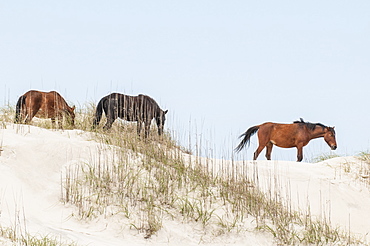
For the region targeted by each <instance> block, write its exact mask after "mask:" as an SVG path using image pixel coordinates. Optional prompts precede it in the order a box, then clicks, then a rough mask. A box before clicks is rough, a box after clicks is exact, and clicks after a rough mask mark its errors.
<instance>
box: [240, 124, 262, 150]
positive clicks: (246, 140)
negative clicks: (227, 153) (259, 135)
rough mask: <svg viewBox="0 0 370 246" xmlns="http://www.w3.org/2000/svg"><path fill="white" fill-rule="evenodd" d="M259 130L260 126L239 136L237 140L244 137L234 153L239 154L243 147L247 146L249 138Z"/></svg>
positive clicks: (253, 127)
mask: <svg viewBox="0 0 370 246" xmlns="http://www.w3.org/2000/svg"><path fill="white" fill-rule="evenodd" d="M259 128H260V126H252V127H251V128H249V129H248V130H247V131H246V132H245V133H243V134H242V135H240V137H239V138H242V137H244V138H243V140H242V141H241V142H240V144H239V145H238V146H237V147H236V148H235V151H236V152H240V151H241V150H242V149H243V148H244V147H245V145H247V144H248V145H249V141H250V139H251V137H252V136H253V135H254V134H255V133H256V132H257V131H258V129H259Z"/></svg>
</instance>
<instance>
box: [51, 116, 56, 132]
mask: <svg viewBox="0 0 370 246" xmlns="http://www.w3.org/2000/svg"><path fill="white" fill-rule="evenodd" d="M50 119H51V127H52V128H53V129H55V117H52V118H50Z"/></svg>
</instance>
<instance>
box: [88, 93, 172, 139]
mask: <svg viewBox="0 0 370 246" xmlns="http://www.w3.org/2000/svg"><path fill="white" fill-rule="evenodd" d="M103 110H104V112H105V115H106V117H107V122H106V124H105V125H104V127H103V128H104V129H105V130H107V129H110V128H111V127H112V124H113V122H114V121H115V120H116V119H117V118H121V119H123V120H126V121H137V134H138V135H139V136H140V133H141V128H142V124H143V123H144V126H145V129H144V136H145V138H146V137H148V135H149V128H150V124H151V122H152V119H153V118H155V121H156V123H157V127H158V135H162V133H163V128H164V123H165V121H166V117H165V115H166V114H167V112H168V110H166V111H163V110H162V109H161V108H160V107H159V106H158V104H157V102H156V101H155V100H154V99H153V98H151V97H149V96H146V95H142V94H140V95H138V96H128V95H124V94H120V93H112V94H109V95H107V96H105V97H103V98H102V99H100V101H99V103H98V105H97V107H96V113H95V119H94V122H93V128H95V127H96V126H97V125H99V122H100V120H101V117H102V114H103Z"/></svg>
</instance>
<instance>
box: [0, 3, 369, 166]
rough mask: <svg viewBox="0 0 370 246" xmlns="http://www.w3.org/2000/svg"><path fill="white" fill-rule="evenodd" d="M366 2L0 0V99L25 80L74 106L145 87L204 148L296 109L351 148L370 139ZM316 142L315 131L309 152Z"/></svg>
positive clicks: (321, 145)
mask: <svg viewBox="0 0 370 246" xmlns="http://www.w3.org/2000/svg"><path fill="white" fill-rule="evenodd" d="M369 13H370V1H368V0H359V1H342V0H339V1H338V0H336V1H215V0H213V1H200V0H196V1H193V0H190V1H140V0H138V1H123V0H117V1H95V0H89V1H84V0H81V1H75V0H73V1H70V0H63V1H49V0H44V1H42V0H34V1H20V0H12V1H5V0H0V33H1V36H0V37H1V38H0V103H1V105H6V104H8V103H10V104H13V105H14V104H15V103H16V101H17V99H18V97H19V96H20V95H22V94H23V93H24V92H26V91H28V90H30V89H38V90H43V91H49V90H57V91H59V92H60V93H61V94H62V96H64V97H65V99H66V100H67V101H68V102H70V104H74V105H76V106H77V107H83V105H84V104H85V103H91V102H94V103H97V102H98V101H99V100H100V98H102V97H103V96H105V95H107V94H108V93H110V92H121V93H126V94H129V95H137V94H139V93H142V94H147V95H149V96H151V97H153V98H154V99H155V100H156V101H157V102H158V103H159V105H160V106H161V107H162V109H169V113H168V121H167V122H166V127H167V128H168V129H169V130H170V131H171V132H172V133H173V134H174V135H175V138H176V139H177V140H178V141H179V142H181V143H182V144H183V145H186V146H187V147H190V148H192V149H193V150H194V149H195V146H196V143H198V145H200V146H201V147H200V150H201V154H202V155H208V156H215V157H223V158H231V156H232V150H233V148H234V147H235V146H236V145H237V144H238V142H239V140H238V139H237V138H238V136H239V135H240V134H241V133H243V132H244V131H245V130H246V129H247V128H249V127H251V126H253V125H257V124H261V123H263V122H266V121H273V122H282V123H290V122H292V121H294V120H298V119H299V118H300V117H302V118H303V119H304V120H306V121H310V122H314V123H316V122H320V123H323V124H325V125H329V126H335V129H336V132H337V142H338V149H337V150H336V151H335V152H333V153H337V154H340V155H355V154H358V153H359V152H360V151H367V150H369V149H370V127H369V126H370V114H369V109H370V98H369V95H370V48H369V44H370V14H369ZM189 139H191V141H190V143H189ZM256 144H257V137H256V136H254V137H253V138H252V142H251V147H250V148H249V149H248V150H246V151H242V153H240V154H238V155H236V156H234V157H233V158H235V159H251V158H252V155H253V152H254V150H255V148H256ZM322 153H330V149H329V147H328V146H327V145H326V143H325V142H324V140H323V139H317V140H313V141H311V142H310V144H309V145H308V146H307V147H305V148H304V157H305V158H304V160H306V161H309V160H310V159H312V158H313V157H315V156H317V155H320V154H322ZM272 158H273V159H279V160H295V159H296V150H295V149H294V150H287V149H279V148H276V147H275V148H274V149H273V155H272ZM259 159H264V153H262V154H261V156H260V158H259Z"/></svg>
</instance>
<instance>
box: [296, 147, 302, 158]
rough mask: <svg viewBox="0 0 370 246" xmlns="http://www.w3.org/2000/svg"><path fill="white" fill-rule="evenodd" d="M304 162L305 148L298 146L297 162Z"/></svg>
mask: <svg viewBox="0 0 370 246" xmlns="http://www.w3.org/2000/svg"><path fill="white" fill-rule="evenodd" d="M302 160H303V146H297V162H301V161H302Z"/></svg>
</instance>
